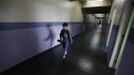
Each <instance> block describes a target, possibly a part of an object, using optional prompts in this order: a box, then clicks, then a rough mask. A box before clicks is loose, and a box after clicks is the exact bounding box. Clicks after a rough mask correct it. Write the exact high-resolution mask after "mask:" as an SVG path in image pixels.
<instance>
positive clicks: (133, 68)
mask: <svg viewBox="0 0 134 75" xmlns="http://www.w3.org/2000/svg"><path fill="white" fill-rule="evenodd" d="M117 75H134V28H133V29H131V31H130V34H129V36H128V41H127V44H126V47H125V51H124V54H123V56H122V60H121V63H120V65H119V68H118V71H117Z"/></svg>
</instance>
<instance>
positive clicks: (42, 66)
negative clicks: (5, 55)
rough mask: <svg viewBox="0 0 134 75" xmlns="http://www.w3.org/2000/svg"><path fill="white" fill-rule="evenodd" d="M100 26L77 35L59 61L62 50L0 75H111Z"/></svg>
mask: <svg viewBox="0 0 134 75" xmlns="http://www.w3.org/2000/svg"><path fill="white" fill-rule="evenodd" d="M105 41H106V40H105V36H104V32H102V31H101V26H98V27H96V28H94V29H91V30H89V31H88V32H85V33H83V34H80V35H79V36H78V37H76V38H75V39H74V41H73V44H72V45H71V46H70V49H69V53H68V55H67V57H66V59H62V55H63V50H62V47H61V46H58V47H56V48H54V49H51V50H49V51H47V52H44V53H42V54H40V55H37V56H35V57H33V58H32V59H30V60H27V61H25V62H23V63H21V64H19V65H17V66H15V67H13V68H11V69H9V70H7V71H5V72H3V73H2V75H114V71H113V70H112V69H110V68H108V65H107V62H106V54H105V51H104V50H105Z"/></svg>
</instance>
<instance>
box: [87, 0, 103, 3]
mask: <svg viewBox="0 0 134 75" xmlns="http://www.w3.org/2000/svg"><path fill="white" fill-rule="evenodd" d="M102 1H103V0H87V3H92V2H102Z"/></svg>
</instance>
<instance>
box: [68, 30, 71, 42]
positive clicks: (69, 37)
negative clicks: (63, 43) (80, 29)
mask: <svg viewBox="0 0 134 75" xmlns="http://www.w3.org/2000/svg"><path fill="white" fill-rule="evenodd" d="M68 39H69V42H70V43H71V42H72V40H71V36H70V31H69V30H68Z"/></svg>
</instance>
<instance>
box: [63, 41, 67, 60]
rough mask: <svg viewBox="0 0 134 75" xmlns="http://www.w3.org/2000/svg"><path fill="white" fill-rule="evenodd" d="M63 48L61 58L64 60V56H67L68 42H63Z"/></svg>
mask: <svg viewBox="0 0 134 75" xmlns="http://www.w3.org/2000/svg"><path fill="white" fill-rule="evenodd" d="M63 48H64V55H63V58H65V57H66V55H67V50H68V42H65V43H64V44H63Z"/></svg>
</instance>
